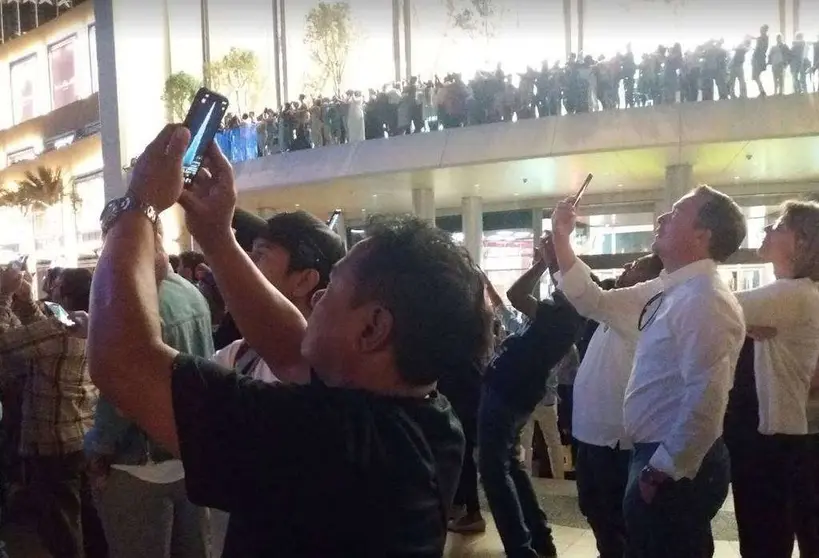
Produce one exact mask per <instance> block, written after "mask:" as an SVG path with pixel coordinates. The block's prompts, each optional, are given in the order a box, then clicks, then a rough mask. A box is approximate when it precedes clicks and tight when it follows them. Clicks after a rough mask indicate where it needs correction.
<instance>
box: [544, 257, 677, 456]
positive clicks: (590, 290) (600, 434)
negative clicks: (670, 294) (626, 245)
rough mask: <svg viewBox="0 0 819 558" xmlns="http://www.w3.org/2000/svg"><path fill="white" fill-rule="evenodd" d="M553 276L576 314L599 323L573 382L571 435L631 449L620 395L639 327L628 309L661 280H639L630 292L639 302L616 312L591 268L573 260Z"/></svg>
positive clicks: (643, 299) (646, 296)
mask: <svg viewBox="0 0 819 558" xmlns="http://www.w3.org/2000/svg"><path fill="white" fill-rule="evenodd" d="M555 279H556V281H557V285H558V288H559V289H560V290H562V291H563V293H564V294H565V295H566V296H567V298H568V299H569V300H570V301H571V302H572V303H573V304H574V305H575V308H576V309H577V311H578V312H579V313H580V314H581V315H583V316H585V317H587V318H590V319H592V320H594V321H596V322H599V323H600V326H599V327H598V328H597V330H596V331H595V332H594V335H593V336H592V338H591V340H590V341H589V346H588V348H587V349H586V354H585V356H584V357H583V360H582V362H581V363H580V368H579V369H578V371H577V378H575V381H574V403H573V405H572V435H573V436H574V437H575V438H577V439H578V440H580V441H581V442H584V443H586V444H592V445H595V446H607V447H610V448H613V447H615V446H617V444H620V448H621V449H628V448H631V441H630V440H629V438H628V436H626V429H625V426H624V424H623V400H624V399H625V394H626V385H627V384H628V378H629V376H630V375H631V368H632V365H633V363H634V349H635V348H636V346H637V338H638V337H639V333H640V332H639V330H638V329H637V322H636V321H635V320H636V319H635V318H633V317H630V316H628V314H629V313H631V314H634V313H636V314H637V315H639V312H640V310H642V308H643V305H644V304H645V302H646V301H647V300H648V299H649V298H651V296H653V295H654V294H656V293H658V292H660V291H661V290H662V284H661V283H660V281H659V280H654V281H652V282H648V283H643V284H641V285H639V286H638V288H637V289H635V295H634V296H633V297H631V298H632V299H633V300H634V301H635V302H638V303H639V304H635V306H634V308H633V311H632V312H620V311H618V310H617V309H616V308H615V309H612V308H609V307H608V305H607V303H606V300H604V299H603V297H602V296H601V294H600V293H602V292H604V291H603V290H602V289H600V287H598V286H597V285H596V284H595V283H594V281H592V279H591V270H590V269H589V267H588V266H587V265H586V264H585V263H583V262H582V261H580V260H578V261H577V263H576V264H575V265H574V267H572V269H570V270H569V272H568V273H566V278H565V279H564V277H563V276H562V275H561V274H560V273H556V274H555ZM637 292H639V293H640V294H639V295H638V294H636V293H637Z"/></svg>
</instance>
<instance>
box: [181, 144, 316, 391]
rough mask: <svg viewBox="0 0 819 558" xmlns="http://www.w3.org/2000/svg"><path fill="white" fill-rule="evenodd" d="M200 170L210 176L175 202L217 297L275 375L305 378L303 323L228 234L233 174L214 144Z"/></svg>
mask: <svg viewBox="0 0 819 558" xmlns="http://www.w3.org/2000/svg"><path fill="white" fill-rule="evenodd" d="M205 166H206V168H207V169H208V170H209V171H210V172H209V174H210V176H206V175H205V174H204V173H200V174H199V176H197V179H196V181H195V185H194V190H193V191H185V192H184V193H183V194H182V196H181V197H180V199H179V203H180V204H181V205H182V206H183V207H184V208H185V212H186V218H187V222H188V229H189V230H190V231H191V233H192V234H193V236H194V237H195V238H196V241H197V242H198V243H199V245H200V246H201V247H202V249H203V251H204V252H205V255H206V256H207V259H208V263H209V264H210V266H211V270H212V271H213V275H214V277H215V278H216V283H217V285H218V286H219V291H220V292H221V293H222V297H223V298H224V299H225V304H226V305H227V307H228V308H229V309H230V314H231V316H233V319H234V320H235V321H236V325H237V326H238V328H239V331H240V332H241V333H242V336H243V337H244V339H245V341H247V342H248V343H249V344H250V346H251V347H253V348H254V349H255V350H256V351H257V352H258V353H259V355H260V356H261V357H262V358H263V359H264V361H265V362H266V363H267V365H268V366H269V367H270V368H271V369H272V370H274V371H275V372H276V374H277V375H281V376H280V377H282V378H285V377H287V378H289V379H291V380H292V381H298V379H299V377H300V376H305V375H308V374H309V368H308V367H307V365H306V363H305V361H304V359H303V358H302V356H301V341H302V339H303V338H304V333H305V331H306V329H307V321H306V320H305V318H304V316H303V315H302V314H301V312H299V310H298V308H296V307H295V306H294V305H293V303H292V302H290V301H289V300H288V299H287V298H286V297H285V296H284V295H283V294H281V293H280V292H279V291H278V289H276V288H275V287H274V286H273V285H272V284H270V282H269V281H268V280H267V279H265V278H264V276H263V275H262V273H261V272H260V271H259V270H258V269H257V268H256V266H255V265H254V264H253V262H252V261H251V260H250V257H249V256H248V255H247V254H246V253H245V251H244V250H242V248H241V247H240V246H239V243H238V242H237V241H236V238H235V237H234V235H233V231H232V230H231V221H232V218H233V210H234V207H235V205H236V189H235V186H234V183H233V170H232V169H231V167H230V163H229V162H228V161H227V159H225V156H224V155H222V152H221V151H219V148H218V146H217V145H216V144H215V143H214V144H211V145H210V147H209V149H208V152H207V156H206V159H205ZM301 379H302V380H304V378H301ZM300 383H304V381H302V382H300Z"/></svg>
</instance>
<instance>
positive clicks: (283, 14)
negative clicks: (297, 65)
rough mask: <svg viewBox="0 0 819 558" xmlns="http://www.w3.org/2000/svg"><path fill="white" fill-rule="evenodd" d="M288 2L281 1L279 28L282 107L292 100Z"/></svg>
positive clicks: (285, 0)
mask: <svg viewBox="0 0 819 558" xmlns="http://www.w3.org/2000/svg"><path fill="white" fill-rule="evenodd" d="M286 2H287V0H279V28H280V31H281V37H279V41H280V42H281V53H282V61H281V64H282V69H281V72H282V98H281V102H280V103H279V105H282V104H283V103H286V102H288V101H289V100H290V94H289V92H288V83H289V80H288V76H289V73H288V72H287V10H285V6H284V5H285V3H286Z"/></svg>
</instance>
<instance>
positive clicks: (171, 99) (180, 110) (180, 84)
mask: <svg viewBox="0 0 819 558" xmlns="http://www.w3.org/2000/svg"><path fill="white" fill-rule="evenodd" d="M200 87H201V83H200V82H199V80H197V79H196V78H195V77H193V76H192V75H190V74H188V73H186V72H176V73H175V74H171V75H170V76H168V79H166V80H165V90H164V93H163V94H162V100H163V101H164V102H165V107H166V108H167V109H168V114H170V116H171V119H172V120H173V121H174V122H182V121H183V120H184V119H185V116H187V113H188V107H189V106H190V104H191V102H192V101H193V97H194V96H195V95H196V92H197V91H198V90H199V88H200Z"/></svg>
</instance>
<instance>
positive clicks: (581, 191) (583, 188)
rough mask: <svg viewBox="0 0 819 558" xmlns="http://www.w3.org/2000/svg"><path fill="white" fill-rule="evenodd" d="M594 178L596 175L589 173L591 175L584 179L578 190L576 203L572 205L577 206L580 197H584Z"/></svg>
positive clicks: (575, 198) (575, 197)
mask: <svg viewBox="0 0 819 558" xmlns="http://www.w3.org/2000/svg"><path fill="white" fill-rule="evenodd" d="M592 178H594V175H593V174H592V173H589V175H588V176H587V177H586V180H584V181H583V184H582V185H581V186H580V189H579V190H578V191H577V194H575V196H574V203H573V204H572V207H574V208H577V204H578V203H580V198H582V197H583V194H585V193H586V188H588V187H589V184H591V181H592Z"/></svg>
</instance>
